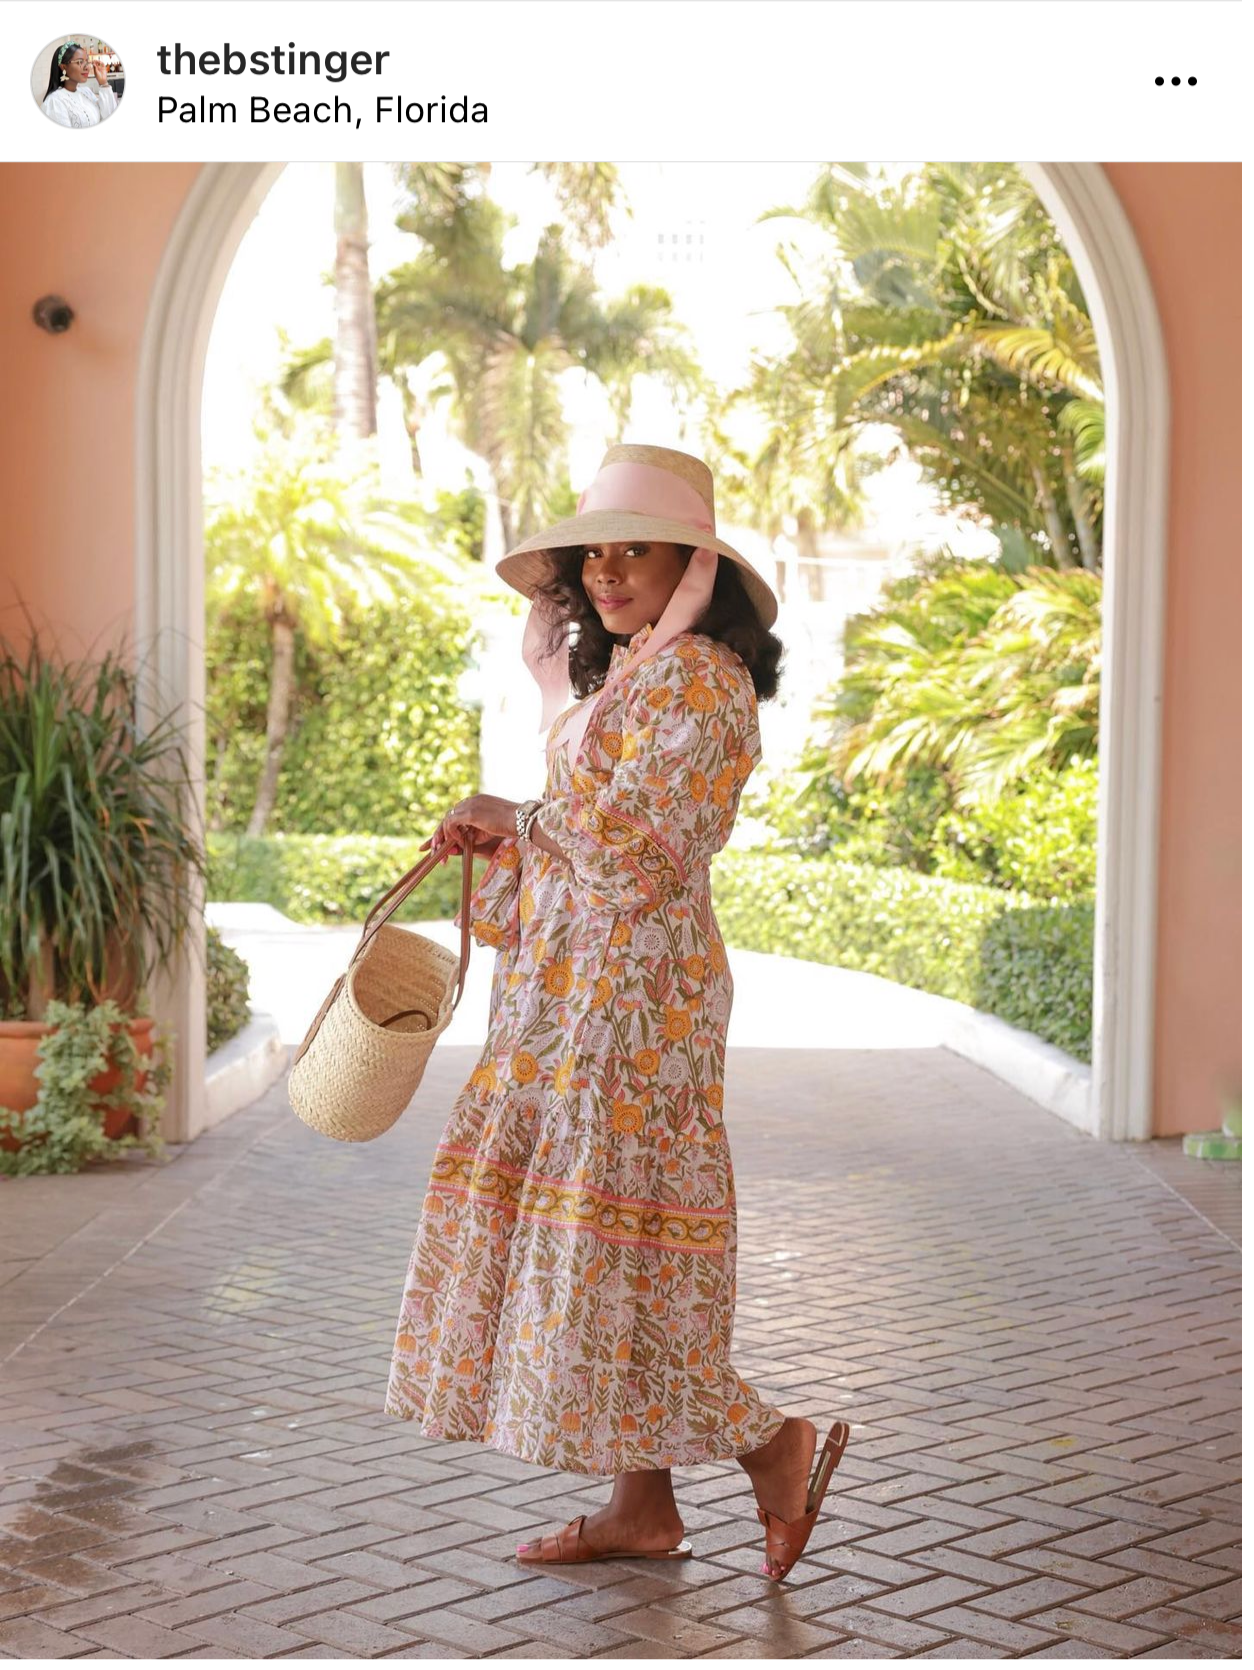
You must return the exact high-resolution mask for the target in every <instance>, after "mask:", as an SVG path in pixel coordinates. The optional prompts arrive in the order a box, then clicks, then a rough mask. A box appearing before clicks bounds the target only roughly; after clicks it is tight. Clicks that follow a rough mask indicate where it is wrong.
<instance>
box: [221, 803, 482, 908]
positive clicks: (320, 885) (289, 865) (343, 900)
mask: <svg viewBox="0 0 1254 1670" xmlns="http://www.w3.org/2000/svg"><path fill="white" fill-rule="evenodd" d="M445 810H447V807H446V808H445ZM433 822H435V823H438V822H439V819H438V818H436V819H434V820H433ZM424 839H425V837H424V836H418V837H416V838H414V839H412V840H402V839H401V838H400V837H399V836H389V835H261V836H255V835H210V836H209V842H208V845H209V878H208V891H207V895H206V896H207V897H208V898H210V899H224V900H225V899H229V900H247V901H251V902H255V903H258V904H267V905H273V906H274V907H275V909H276V910H281V911H282V912H283V914H284V916H289V917H291V919H292V921H293V922H325V923H338V924H339V925H341V926H350V925H352V924H354V923H360V922H361V921H362V920H363V919H364V918H365V916H366V913H367V912H368V911H369V909H370V907H371V905H372V904H373V903H374V902H375V900H376V899H378V898H379V897H380V896H381V895H382V894H384V893H386V892H387V890H388V888H389V887H391V885H392V883H393V882H394V881H399V879H400V878H401V876H402V875H404V873H405V871H406V870H408V869H411V868H412V867H413V866H414V865H415V864H417V863H418V861H419V859H421V858H423V857H425V853H424V850H423V846H422V842H423V840H424ZM486 866H487V859H486V858H478V859H476V860H475V876H476V880H477V879H478V877H479V876H480V875H482V874H483V871H484V869H485V868H486ZM460 897H461V860H460V859H458V860H456V861H454V860H453V859H451V858H450V859H448V860H446V862H445V863H443V864H441V865H440V867H439V869H438V870H436V871H435V872H434V873H433V874H432V875H429V876H428V877H427V878H426V880H425V881H424V882H422V883H421V885H420V886H418V887H417V888H416V889H415V890H414V892H413V893H411V894H410V896H409V898H408V899H406V901H405V903H404V904H403V905H402V906H401V907H400V909H399V910H398V911H397V913H396V916H395V917H394V918H393V920H395V921H398V922H424V921H428V922H429V921H438V920H445V921H447V920H448V918H450V917H451V916H453V915H454V914H455V913H456V911H457V907H458V903H459V901H460Z"/></svg>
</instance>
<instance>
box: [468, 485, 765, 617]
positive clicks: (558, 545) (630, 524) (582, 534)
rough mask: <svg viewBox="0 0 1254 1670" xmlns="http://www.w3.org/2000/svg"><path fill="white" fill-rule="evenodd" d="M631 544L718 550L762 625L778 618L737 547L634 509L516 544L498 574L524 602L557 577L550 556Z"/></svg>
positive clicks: (586, 518) (570, 522)
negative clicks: (574, 548)
mask: <svg viewBox="0 0 1254 1670" xmlns="http://www.w3.org/2000/svg"><path fill="white" fill-rule="evenodd" d="M627 539H658V540H662V541H663V542H665V543H666V544H668V545H692V546H696V547H701V548H705V549H707V550H714V551H717V552H718V553H719V555H720V556H723V557H727V558H728V559H729V561H731V562H734V563H735V564H736V567H737V569H738V570H739V573H740V578H741V580H742V581H743V583H744V587H745V590H746V591H747V592H748V594H749V597H750V600H751V601H752V603H753V607H754V609H755V610H756V612H757V615H758V619H759V620H760V621H761V622H762V624H763V626H766V627H770V626H773V625H774V623H775V618H776V616H777V615H778V613H779V602H778V600H777V598H776V596H775V593H774V592H773V591H772V590H771V588H770V586H769V585H768V584H767V583H766V581H765V580H764V579H763V578H762V576H761V575H760V574H759V573H758V571H757V569H756V568H754V566H753V564H752V563H751V562H750V561H749V559H748V558H747V557H745V556H742V555H741V553H740V552H739V551H737V549H736V548H735V546H734V545H729V544H728V543H727V541H726V540H725V539H720V538H718V536H717V535H716V534H712V533H707V532H705V531H704V530H703V529H701V528H694V527H693V526H692V525H691V523H689V522H672V521H669V520H667V519H666V518H665V517H660V516H645V515H643V514H641V513H640V512H638V511H634V510H593V511H589V512H588V513H587V514H586V515H583V516H571V517H568V518H567V519H566V520H565V521H564V522H555V523H554V524H553V526H552V527H551V528H545V529H543V531H542V532H540V533H536V534H532V535H531V537H530V538H529V539H524V540H523V541H522V543H521V544H520V545H516V546H515V547H514V549H513V550H512V551H510V552H509V554H508V555H507V556H504V557H502V558H501V560H500V561H499V562H498V563H497V564H496V572H497V573H498V574H499V575H500V576H501V578H502V580H504V581H505V583H506V585H507V586H512V587H513V588H514V590H515V591H520V592H521V593H522V594H523V596H524V597H530V596H531V594H532V593H533V592H534V590H535V588H536V587H537V586H538V585H542V584H543V583H544V582H545V581H546V580H549V579H551V578H552V573H553V568H552V563H551V562H550V560H549V553H550V552H551V551H556V550H560V549H562V547H564V546H570V545H596V544H599V543H600V542H601V541H603V540H606V541H611V540H612V541H615V542H619V541H622V540H627Z"/></svg>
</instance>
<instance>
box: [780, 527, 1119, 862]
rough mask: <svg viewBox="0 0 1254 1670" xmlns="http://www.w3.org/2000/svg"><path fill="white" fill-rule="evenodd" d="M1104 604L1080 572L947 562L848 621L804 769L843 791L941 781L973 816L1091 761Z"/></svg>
mask: <svg viewBox="0 0 1254 1670" xmlns="http://www.w3.org/2000/svg"><path fill="white" fill-rule="evenodd" d="M1101 598H1102V586H1101V580H1100V578H1099V577H1098V576H1097V575H1094V574H1089V573H1087V572H1086V571H1085V570H1082V569H1073V570H1070V571H1068V572H1067V573H1062V574H1060V573H1056V572H1055V571H1054V570H1052V569H1048V568H1039V567H1034V568H1030V569H1028V570H1027V571H1026V572H1025V573H1023V574H1007V573H1005V572H1003V571H1002V570H1001V569H999V568H994V567H990V565H989V564H987V563H982V562H967V561H962V560H961V559H958V558H956V557H953V556H951V555H949V554H947V553H939V554H937V555H936V556H934V557H933V558H931V559H929V561H928V562H927V563H926V564H924V565H923V567H922V568H921V570H920V572H918V573H916V574H912V575H909V576H905V577H903V578H901V579H899V580H897V581H895V582H893V583H892V584H891V585H889V586H886V587H885V589H884V594H883V596H882V598H881V600H880V601H879V602H878V603H877V604H876V605H875V607H874V608H872V609H870V610H868V611H866V612H865V613H863V614H860V615H853V616H851V617H850V619H849V620H848V621H847V623H846V626H845V645H844V648H845V665H844V670H843V672H842V674H841V677H840V680H839V682H838V683H837V684H836V685H835V686H833V687H832V688H831V690H830V691H828V692H827V693H825V694H824V695H823V696H822V697H820V699H819V700H818V701H817V702H816V704H815V709H814V718H815V721H816V731H815V733H814V735H813V737H812V739H811V741H810V742H809V744H808V745H807V748H806V750H805V753H804V755H803V757H802V760H801V762H800V764H801V768H802V770H803V772H804V773H805V774H806V776H807V777H808V779H809V780H810V781H811V782H814V783H817V782H818V781H819V780H821V779H830V780H832V782H833V784H834V783H837V782H838V783H839V784H840V785H841V786H842V788H843V789H844V790H846V791H848V790H851V789H853V788H855V787H857V786H866V785H872V786H874V787H876V788H879V789H894V790H897V789H902V788H904V787H905V786H906V785H907V784H908V783H909V782H910V776H911V773H912V772H919V771H922V772H924V773H928V772H930V773H934V774H936V775H937V776H938V778H939V779H941V780H943V783H944V785H945V790H946V793H947V794H948V795H949V796H950V797H951V799H952V803H953V804H954V805H955V806H957V807H960V808H962V809H963V810H965V811H970V810H971V809H972V808H973V807H974V806H975V805H976V804H977V803H978V802H987V801H989V800H990V799H992V798H995V797H997V796H1000V795H1003V794H1010V793H1013V792H1014V791H1015V790H1016V789H1017V788H1018V787H1019V786H1020V785H1022V784H1025V783H1027V782H1028V781H1031V780H1034V779H1036V778H1038V777H1039V776H1040V775H1041V774H1043V773H1046V774H1047V773H1050V772H1057V771H1060V770H1062V769H1063V768H1064V767H1065V766H1066V765H1068V764H1069V763H1070V762H1071V761H1072V760H1074V759H1076V758H1083V759H1091V758H1094V757H1095V755H1096V752H1097V734H1098V713H1099V705H1100V696H1101ZM819 792H820V793H822V791H821V790H820V791H819ZM928 844H929V845H930V844H931V837H930V834H929V841H928Z"/></svg>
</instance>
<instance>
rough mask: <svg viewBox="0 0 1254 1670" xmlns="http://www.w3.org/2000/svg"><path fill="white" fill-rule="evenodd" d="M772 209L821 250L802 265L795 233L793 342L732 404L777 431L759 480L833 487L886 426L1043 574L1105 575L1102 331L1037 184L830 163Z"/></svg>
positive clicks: (963, 506)
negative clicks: (881, 172)
mask: <svg viewBox="0 0 1254 1670" xmlns="http://www.w3.org/2000/svg"><path fill="white" fill-rule="evenodd" d="M772 216H776V217H781V218H785V217H787V218H792V219H795V220H801V221H805V222H808V223H809V224H810V225H811V226H813V227H815V228H817V229H818V230H819V231H820V233H822V234H823V235H824V236H825V239H826V243H827V248H826V251H825V252H824V253H823V254H822V255H821V256H820V257H819V258H818V259H817V260H815V261H813V262H812V263H807V259H806V257H805V256H804V255H803V253H802V251H801V249H800V247H799V246H798V245H797V244H796V242H795V240H794V242H793V244H792V246H791V247H790V246H788V245H784V246H781V248H780V252H779V253H780V258H781V260H782V261H783V262H784V264H785V266H786V267H787V268H788V270H789V273H790V275H791V276H792V277H793V278H794V280H795V281H796V284H797V292H798V299H797V300H796V301H795V302H793V303H791V304H789V305H788V306H786V307H784V308H783V309H781V312H782V313H783V315H784V317H785V319H786V321H787V323H788V326H789V328H790V330H791V333H792V338H793V341H792V345H791V346H790V348H789V350H788V351H787V352H785V353H784V354H782V355H778V356H774V357H764V358H763V359H761V360H760V361H759V362H758V363H757V364H756V365H755V367H754V369H753V373H752V375H751V377H750V379H749V381H748V382H747V384H746V385H745V387H744V388H743V389H741V390H738V391H737V393H736V394H735V395H734V396H733V397H732V404H733V405H735V404H737V403H740V402H748V403H749V404H750V405H752V406H753V407H754V408H756V409H757V411H758V412H760V413H761V414H763V415H764V416H765V417H766V418H767V419H768V421H769V424H770V438H769V440H768V442H767V443H766V445H765V447H764V449H763V451H762V453H761V456H760V457H758V458H756V459H754V460H749V461H748V465H749V476H750V478H751V479H756V481H757V483H758V487H759V489H762V488H766V489H768V490H769V489H773V488H776V487H778V488H779V489H780V490H782V491H783V492H785V493H787V492H788V491H789V486H788V482H789V479H790V478H795V479H803V478H805V477H806V476H808V475H814V474H816V473H817V475H818V477H819V479H820V480H821V478H822V475H823V473H824V471H825V472H826V473H827V475H828V477H829V478H830V479H831V480H832V481H833V483H834V482H836V481H837V480H838V479H839V474H840V472H841V470H842V469H843V468H844V467H845V466H844V462H843V460H844V450H845V448H846V447H847V445H848V443H849V441H850V439H851V438H853V437H855V436H857V435H858V434H859V433H860V432H863V431H867V430H870V431H872V433H873V432H874V429H875V426H878V425H887V426H888V427H890V428H892V429H894V430H895V431H896V433H897V437H898V440H899V442H900V443H901V445H902V446H903V447H904V448H905V449H906V450H907V451H908V452H909V454H910V456H911V457H912V458H913V459H914V460H915V462H916V463H918V464H919V466H920V467H921V469H922V471H923V473H924V476H925V478H926V479H927V480H929V481H930V482H931V483H932V484H933V486H934V487H935V488H936V490H937V492H938V493H939V495H940V498H941V500H942V502H943V503H944V504H946V505H947V506H948V507H950V508H951V509H954V510H959V511H963V512H965V513H968V514H971V513H974V514H976V515H981V516H983V517H985V518H986V519H987V521H988V522H989V523H990V525H992V526H993V527H994V528H996V529H997V530H999V533H1000V534H1003V535H1006V536H1008V538H1009V543H1010V544H1011V545H1012V546H1013V548H1014V550H1015V553H1016V561H1020V560H1022V550H1023V544H1024V542H1026V543H1027V544H1028V545H1030V547H1031V548H1032V549H1033V551H1034V553H1035V555H1034V558H1033V560H1034V561H1035V562H1036V563H1037V564H1041V563H1051V564H1052V565H1053V566H1054V567H1057V568H1059V569H1066V568H1071V567H1074V566H1082V567H1084V568H1087V569H1089V570H1092V571H1096V570H1098V569H1099V568H1100V564H1101V517H1102V485H1103V473H1104V465H1103V459H1104V451H1103V442H1104V408H1103V404H1102V385H1101V371H1100V367H1099V364H1098V355H1097V341H1096V335H1095V333H1094V330H1093V325H1092V321H1091V319H1090V318H1089V315H1088V310H1087V306H1086V304H1085V300H1084V296H1083V293H1082V291H1081V289H1080V285H1079V281H1078V279H1077V277H1076V274H1075V271H1074V269H1073V267H1072V264H1071V260H1070V257H1069V256H1068V254H1067V251H1066V248H1065V246H1064V244H1063V242H1062V239H1061V237H1060V235H1059V233H1058V231H1057V229H1056V227H1054V226H1053V224H1052V223H1051V221H1050V220H1049V217H1048V215H1047V214H1046V212H1045V210H1044V208H1043V206H1042V205H1041V203H1040V201H1039V199H1038V198H1037V196H1036V193H1035V191H1034V190H1033V188H1032V186H1031V184H1030V183H1029V182H1028V181H1027V180H1026V179H1025V178H1024V176H1023V175H1021V174H1020V173H1019V172H1018V171H1017V170H1016V169H1015V168H1013V167H1011V166H1010V165H1007V164H1002V163H929V164H926V165H924V166H923V167H922V168H921V169H919V170H918V171H917V172H916V173H914V174H912V175H910V176H908V177H906V178H905V179H903V180H900V181H897V182H892V181H890V180H888V179H887V178H874V179H873V178H870V177H868V176H866V175H864V176H863V177H862V178H855V177H854V176H853V175H852V174H851V173H850V171H849V170H848V169H845V168H843V167H842V166H841V165H839V164H829V165H827V167H825V168H824V169H823V171H822V172H821V173H820V174H819V176H818V177H817V179H816V180H815V182H814V185H813V187H812V188H811V191H810V193H809V196H808V198H807V200H806V202H805V203H804V204H802V205H800V206H798V207H795V208H778V209H774V210H771V211H768V214H767V215H765V216H763V217H762V218H763V219H767V218H771V217H772ZM1072 408H1077V409H1076V410H1072ZM768 478H770V479H769V480H768ZM768 496H769V492H768Z"/></svg>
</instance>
